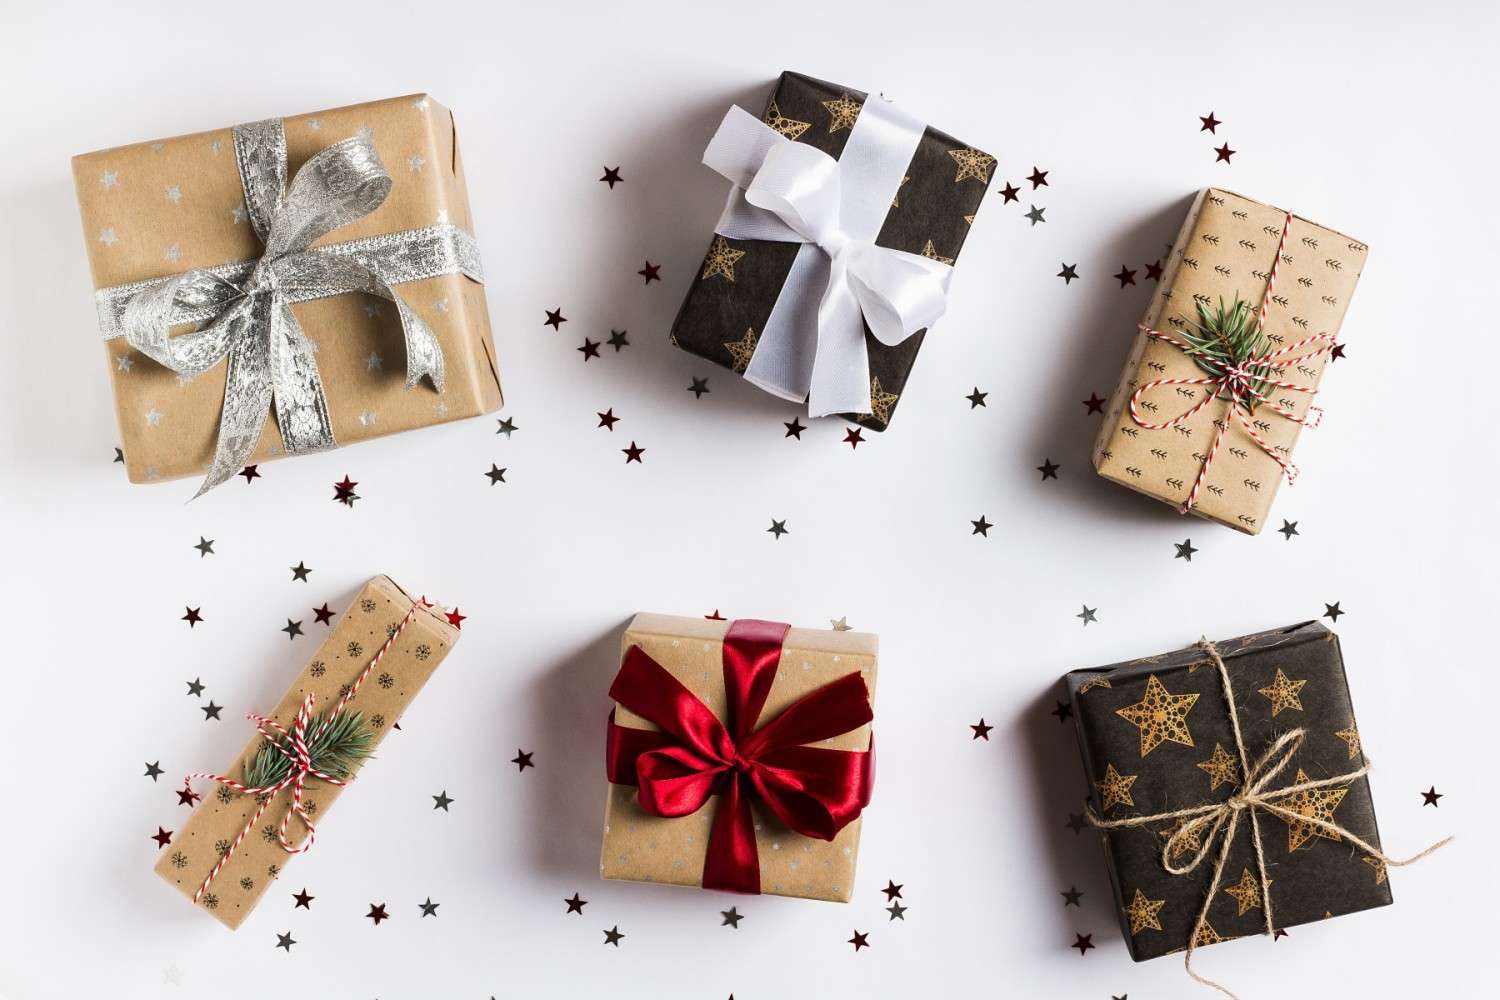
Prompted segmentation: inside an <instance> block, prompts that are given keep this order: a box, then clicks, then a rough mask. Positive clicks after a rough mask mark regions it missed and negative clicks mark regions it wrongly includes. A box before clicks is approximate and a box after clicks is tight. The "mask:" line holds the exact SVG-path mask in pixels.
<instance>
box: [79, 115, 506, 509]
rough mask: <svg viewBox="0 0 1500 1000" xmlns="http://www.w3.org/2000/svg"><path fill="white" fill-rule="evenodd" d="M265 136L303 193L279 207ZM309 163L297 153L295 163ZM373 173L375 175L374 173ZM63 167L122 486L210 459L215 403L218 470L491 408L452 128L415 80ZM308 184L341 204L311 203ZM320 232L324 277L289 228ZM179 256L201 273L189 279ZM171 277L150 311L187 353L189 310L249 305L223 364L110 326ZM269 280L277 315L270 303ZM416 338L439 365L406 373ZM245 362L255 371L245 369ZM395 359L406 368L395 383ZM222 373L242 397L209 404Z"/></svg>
mask: <svg viewBox="0 0 1500 1000" xmlns="http://www.w3.org/2000/svg"><path fill="white" fill-rule="evenodd" d="M277 122H280V125H281V127H280V133H279V136H278V132H277V130H276V128H275V127H274V126H275V125H276V123H277ZM283 140H284V151H285V152H284V156H285V164H284V166H285V170H284V179H285V181H286V182H288V183H290V185H291V188H292V190H293V192H296V193H298V195H299V197H300V196H306V197H301V200H300V202H299V204H298V205H297V206H294V207H295V208H296V209H298V210H297V211H286V212H284V213H283V216H282V217H281V218H280V219H279V220H278V217H277V211H276V207H277V203H278V198H279V197H280V195H281V187H282V185H281V183H279V182H280V181H282V176H281V174H280V173H279V172H278V170H277V168H278V166H279V164H278V163H277V162H276V161H277V159H278V146H279V145H280V144H281V142H282V141H283ZM335 147H336V148H335ZM309 161H313V162H314V167H313V168H312V169H310V170H309V171H307V176H303V174H302V173H301V171H302V168H303V167H304V166H305V165H307V164H308V163H309ZM381 173H383V174H384V175H385V176H386V177H388V181H380V180H378V177H377V176H376V175H378V174H381ZM314 174H316V175H317V176H313V175H314ZM73 175H74V180H75V182H76V186H77V192H78V204H79V210H80V213H81V215H82V219H83V231H84V237H85V240H86V244H87V248H88V258H89V267H90V270H91V272H92V276H93V284H94V288H95V304H96V307H97V310H98V313H99V321H100V326H101V330H102V332H103V333H104V335H105V336H106V338H107V339H106V340H105V353H106V363H107V364H108V366H109V373H110V378H111V380H112V381H113V385H114V394H115V409H116V415H117V417H118V420H119V427H120V442H121V445H122V449H123V451H124V456H125V467H126V472H127V474H128V475H129V478H130V480H131V482H145V481H150V480H157V479H173V478H178V477H183V476H191V475H195V474H201V473H203V472H204V471H205V470H206V469H208V468H209V467H210V463H211V462H212V461H213V460H214V458H215V454H216V453H215V442H216V441H217V440H218V438H219V435H220V423H221V417H222V418H223V420H224V423H225V434H226V436H228V437H230V438H232V442H231V443H233V444H234V445H236V446H237V448H236V449H235V450H234V451H233V453H232V455H231V454H228V453H226V454H225V455H224V461H223V462H221V463H219V464H223V465H226V466H227V464H229V463H228V459H229V458H231V457H233V458H234V460H235V462H237V463H240V464H245V463H259V462H263V461H266V460H268V459H271V458H276V457H278V456H280V455H282V454H285V453H288V452H297V451H312V450H322V449H324V448H327V447H330V446H334V445H337V444H349V443H352V442H355V441H360V440H364V439H367V438H372V437H376V436H379V435H384V434H394V433H396V432H398V431H404V430H410V429H412V428H416V427H423V426H426V425H429V424H436V423H441V422H443V421H448V420H457V419H460V418H462V417H470V416H475V415H478V414H482V413H488V412H491V411H493V410H496V409H498V408H499V407H500V405H501V402H502V400H501V394H500V378H499V370H498V368H497V366H496V362H495V351H494V345H493V343H492V341H491V336H490V326H489V317H488V313H487V311H486V307H485V296H484V286H483V285H482V284H481V280H482V271H481V269H480V265H479V256H478V249H477V244H476V243H475V240H474V236H473V231H474V223H473V218H472V216H471V214H470V211H469V198H468V192H467V189H466V187H465V182H464V173H463V164H462V161H461V159H460V156H459V149H458V134H457V129H456V126H455V124H454V119H453V115H452V114H451V113H450V112H449V111H448V110H447V109H446V108H444V107H443V106H442V105H441V104H439V103H438V102H437V101H435V100H433V99H432V98H430V97H428V96H426V95H422V94H414V95H408V96H406V97H398V98H392V99H389V100H381V101H374V102H371V103H368V104H357V105H353V106H351V107H344V108H335V109H331V110H327V111H318V112H313V113H311V114H303V115H296V116H294V117H289V118H285V119H272V120H269V121H268V122H260V123H252V124H250V125H247V126H240V127H236V128H233V129H230V128H223V129H217V130H215V131H210V132H199V133H195V134H193V135H185V136H179V137H177V138H174V139H165V140H162V141H159V142H143V143H139V144H136V145H132V146H122V147H120V148H117V149H108V150H102V151H100V152H94V153H86V154H84V155H81V156H78V157H75V158H74V160H73ZM247 178H248V179H249V182H250V189H251V193H249V194H248V195H247V188H246V179H247ZM299 181H300V182H302V188H301V190H300V192H298V184H299ZM382 185H385V186H387V187H388V194H385V195H384V197H383V200H381V198H380V197H379V196H380V188H381V186H382ZM317 195H321V196H323V197H324V199H325V200H336V199H344V203H342V204H339V205H338V206H337V207H336V208H335V209H333V210H329V209H327V208H326V207H323V208H322V212H321V215H318V214H317V213H316V212H315V211H314V210H313V209H314V208H315V207H316V206H313V205H312V200H313V199H312V196H317ZM294 200H297V199H295V198H291V197H290V196H289V197H288V198H286V199H281V204H282V205H283V206H286V205H287V204H288V203H289V202H290V201H294ZM351 202H352V203H351ZM372 202H373V203H374V204H373V205H372ZM315 216H316V217H315ZM268 224H275V225H278V226H279V230H280V231H279V232H278V233H277V235H276V236H275V237H272V238H273V240H275V241H276V242H277V243H278V252H283V251H285V256H283V257H282V259H281V260H280V262H279V266H275V267H268V268H263V269H261V270H260V271H256V270H255V269H254V268H253V266H252V265H253V264H254V263H255V262H256V261H257V260H258V259H260V258H262V256H263V255H265V256H266V258H267V260H268V261H269V259H270V258H271V257H274V256H276V255H275V254H267V246H266V244H265V240H266V239H267V231H266V230H267V225H268ZM324 230H327V231H326V232H324ZM319 233H322V235H321V236H318V238H317V239H316V241H315V243H314V244H313V246H314V248H315V250H314V259H313V262H314V263H326V262H327V259H328V256H329V254H330V253H331V255H332V256H335V257H338V258H341V265H342V267H343V269H344V270H343V271H342V272H340V273H338V274H335V275H333V276H332V277H330V275H329V274H327V273H308V268H307V267H306V266H299V260H298V257H299V255H298V253H297V251H298V250H300V249H301V244H302V243H303V242H305V240H306V237H308V236H317V235H318V234H319ZM318 251H325V253H323V254H322V255H321V256H317V254H318ZM351 262H364V263H373V264H374V266H375V270H376V271H377V272H378V273H379V274H380V275H381V276H382V277H384V278H386V279H387V281H388V284H387V287H386V288H385V289H381V288H380V287H378V282H377V281H375V280H373V279H372V278H371V277H370V276H369V275H368V274H366V273H363V272H350V271H349V266H350V264H351ZM193 269H204V270H207V269H212V270H213V272H214V273H213V274H212V275H205V274H204V273H203V270H200V271H198V272H196V274H193V275H189V272H192V271H193ZM184 275H188V277H185V278H182V280H181V282H180V284H179V289H178V295H177V299H176V303H175V309H170V310H168V309H162V310H160V311H159V313H158V315H157V319H158V320H159V323H158V326H162V325H166V324H170V326H171V329H172V337H171V338H170V340H171V341H172V342H180V343H178V344H177V346H176V349H177V350H179V351H181V350H185V349H184V348H183V347H182V344H185V343H186V341H184V340H183V336H184V335H185V334H187V333H189V332H190V331H192V330H193V329H194V324H198V325H209V324H211V323H212V322H213V321H215V320H224V319H225V318H226V317H228V316H229V315H230V312H231V311H232V310H233V309H235V308H236V307H240V308H242V309H243V310H244V313H245V315H246V316H247V317H248V318H253V319H256V320H257V321H259V325H258V326H257V328H256V330H255V332H254V335H253V336H250V335H248V334H247V333H246V331H243V330H241V331H239V335H238V337H237V338H236V337H234V336H231V338H230V339H231V340H233V341H234V343H233V344H231V345H230V346H232V347H234V350H232V351H228V353H229V354H230V358H231V363H230V365H229V366H226V365H224V364H223V363H222V361H221V360H220V359H221V358H222V356H223V354H224V353H226V348H225V345H219V347H218V349H214V350H210V349H209V347H210V346H211V345H205V348H204V352H205V353H206V358H205V357H204V356H202V355H199V356H197V357H195V358H194V361H195V362H196V365H195V366H193V367H191V368H188V370H186V371H183V370H181V369H179V370H173V369H170V368H168V367H165V366H164V364H162V363H159V361H158V360H153V358H152V357H150V356H148V355H147V354H146V353H143V352H142V350H139V349H137V348H136V347H134V346H132V345H131V343H129V342H128V339H127V336H126V335H125V334H126V330H127V327H128V325H129V320H130V319H131V317H130V315H129V303H130V302H131V301H132V300H134V299H137V298H139V297H140V296H141V293H142V292H143V291H144V290H150V289H156V290H158V292H159V290H160V289H161V288H162V286H163V282H164V280H165V279H168V278H172V277H174V276H184ZM273 278H274V281H273V280H272V279H273ZM333 279H337V280H333ZM273 284H274V285H276V286H277V287H276V290H277V291H278V293H279V298H280V299H281V303H288V304H289V307H290V313H291V316H292V317H293V320H294V323H287V322H283V321H282V316H281V308H280V306H281V303H271V302H270V299H271V296H270V295H269V294H268V293H269V292H270V291H271V290H272V285H273ZM351 287H354V288H357V289H359V290H355V291H352V292H351V291H347V289H349V288H351ZM391 291H393V292H394V294H395V295H396V296H399V298H400V300H401V302H400V304H398V303H397V302H396V301H394V300H393V299H392V298H390V296H389V295H388V294H387V292H391ZM256 292H259V293H260V294H253V293H256ZM247 293H252V294H247ZM145 301H147V300H146V299H142V302H145ZM158 304H159V303H158ZM171 304H172V303H171V302H169V303H168V305H171ZM257 304H260V305H263V306H264V307H265V308H264V309H263V310H261V309H258V308H257ZM141 313H142V314H143V315H145V316H149V315H150V310H147V309H142V310H141ZM137 318H141V317H137ZM403 321H405V322H403ZM294 325H295V326H299V327H300V330H292V329H289V327H290V326H294ZM404 326H405V327H408V328H410V329H411V330H412V331H413V332H412V333H410V334H407V333H404V332H403V327H404ZM422 329H425V330H427V331H429V334H427V335H424V334H422V332H421V331H422ZM434 345H435V347H436V350H437V351H438V352H440V355H441V362H440V363H439V364H438V366H437V368H438V371H437V376H438V377H432V376H430V375H425V376H424V375H422V374H421V373H424V372H431V371H432V370H433V368H434V363H433V361H432V358H431V354H432V353H433V347H434ZM268 348H269V357H267V356H266V355H267V350H268ZM170 349H171V346H170V345H169V344H166V343H163V344H161V345H159V346H157V347H156V349H155V350H156V352H157V354H158V355H160V354H163V353H165V352H166V351H168V350H170ZM409 350H410V353H411V354H415V355H417V356H416V357H411V356H409ZM205 362H207V366H206V367H205ZM184 367H186V366H184ZM257 367H259V368H260V369H262V371H263V373H262V374H261V375H260V377H259V382H260V383H261V384H253V383H254V379H252V376H254V375H255V374H256V371H257ZM309 368H310V369H311V371H310V372H309V371H308V369H309ZM198 369H202V370H201V373H197V374H194V372H195V371H197V370H198ZM409 372H411V373H416V374H417V375H418V376H419V378H418V381H419V383H420V384H418V385H416V386H415V387H413V388H411V389H408V388H407V387H406V383H407V373H409ZM231 378H233V379H235V380H237V381H238V382H239V383H242V384H240V385H239V386H238V389H239V394H238V395H237V396H236V399H237V400H243V401H242V402H236V403H234V404H232V405H229V406H226V385H227V384H228V382H229V380H230V379H231ZM267 382H270V383H271V384H272V385H273V386H274V390H275V392H274V399H272V398H271V396H270V391H269V390H268V389H267V388H266V386H265V385H264V383H267ZM438 382H441V391H440V392H439V391H436V388H437V387H436V384H437V383H438ZM243 383H252V384H243ZM319 383H320V384H321V394H322V398H321V399H320V398H319V391H318V389H319V385H318V384H319ZM262 397H264V398H262ZM267 410H269V411H270V413H271V417H270V418H268V419H265V420H264V422H263V424H262V423H261V422H260V421H259V419H258V418H259V417H260V416H261V414H262V413H265V412H266V411H267ZM262 428H263V430H262ZM284 432H287V433H290V434H291V435H292V440H291V441H288V440H286V439H285V437H284V436H283V434H284ZM218 471H219V472H220V473H221V474H227V475H233V474H234V472H238V471H239V470H238V468H235V469H233V470H229V471H227V473H226V472H225V470H224V469H219V470H218Z"/></svg>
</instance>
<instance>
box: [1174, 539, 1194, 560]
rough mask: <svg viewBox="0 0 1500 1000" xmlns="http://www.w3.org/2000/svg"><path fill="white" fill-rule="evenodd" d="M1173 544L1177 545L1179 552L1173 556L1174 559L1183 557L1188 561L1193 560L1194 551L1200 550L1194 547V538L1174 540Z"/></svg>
mask: <svg viewBox="0 0 1500 1000" xmlns="http://www.w3.org/2000/svg"><path fill="white" fill-rule="evenodd" d="M1172 544H1173V545H1175V546H1177V554H1176V555H1175V556H1173V557H1172V558H1173V559H1182V560H1185V561H1187V562H1192V561H1193V553H1194V552H1197V551H1198V550H1197V549H1195V548H1193V540H1192V539H1191V538H1184V539H1183V540H1182V541H1181V542H1180V543H1179V542H1173V543H1172Z"/></svg>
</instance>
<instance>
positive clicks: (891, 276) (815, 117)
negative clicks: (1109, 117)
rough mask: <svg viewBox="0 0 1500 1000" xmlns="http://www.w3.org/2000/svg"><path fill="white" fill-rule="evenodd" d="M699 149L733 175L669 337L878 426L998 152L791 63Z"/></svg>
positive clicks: (931, 315) (932, 311)
mask: <svg viewBox="0 0 1500 1000" xmlns="http://www.w3.org/2000/svg"><path fill="white" fill-rule="evenodd" d="M778 147H791V148H790V149H778ZM772 150H775V151H776V152H775V153H774V154H772V152H771V151H772ZM815 151H816V152H815ZM704 162H705V163H706V164H708V165H709V166H711V167H712V168H714V169H715V170H717V171H718V172H719V173H721V174H723V175H724V176H725V177H726V178H727V179H729V180H730V181H731V183H732V184H733V185H734V187H733V188H732V190H731V193H730V197H729V203H728V205H727V206H726V208H725V211H724V214H723V216H722V217H721V218H720V220H719V224H718V226H717V227H716V229H715V235H714V236H713V238H712V240H711V241H710V243H709V248H708V252H707V255H706V256H705V257H704V260H703V266H702V267H701V268H700V269H699V271H698V274H697V277H696V279H695V280H694V282H693V284H692V286H691V288H690V289H689V290H688V294H687V298H686V300H685V301H684V302H683V304H682V309H681V311H680V312H679V313H678V315H677V320H676V322H675V323H674V325H673V327H672V342H673V343H674V344H676V345H677V346H679V347H681V348H683V349H685V350H687V351H690V352H692V353H693V354H696V355H699V356H700V357H704V358H707V359H708V360H710V361H713V362H715V363H716V364H720V365H723V366H724V367H726V368H730V369H732V370H734V371H736V372H739V373H740V374H742V375H744V376H745V377H746V378H747V379H749V380H750V381H751V382H754V383H755V384H757V385H759V386H761V387H762V388H764V389H766V390H767V391H769V392H772V393H774V394H776V395H779V396H782V397H783V398H786V399H791V400H795V401H799V402H800V401H802V400H804V399H806V400H807V402H808V407H809V413H811V415H813V416H823V415H825V414H828V413H842V414H843V415H844V416H845V417H846V419H849V420H854V421H857V422H858V423H860V424H862V425H863V426H865V427H868V428H870V429H872V430H884V429H885V428H886V426H887V425H888V424H889V423H890V421H891V419H892V417H893V415H894V414H895V411H896V407H897V406H898V405H899V403H900V400H901V395H902V393H903V391H904V390H905V388H906V380H907V377H908V376H909V375H910V373H911V369H912V365H913V363H914V362H915V361H916V356H917V351H918V350H919V349H920V348H921V345H922V340H923V338H924V336H925V334H926V327H927V326H928V325H930V322H931V321H932V320H934V319H936V317H937V316H938V315H940V314H941V312H942V308H943V300H944V298H945V296H946V289H947V283H948V280H949V275H950V274H951V271H952V269H953V268H952V265H953V264H954V262H955V261H956V260H957V258H958V255H959V252H960V250H962V248H963V245H964V240H965V239H966V238H967V237H968V233H969V227H970V225H971V224H972V223H973V221H974V216H975V213H976V212H977V211H978V210H979V203H980V202H981V201H983V200H984V195H985V192H986V190H987V189H988V186H989V180H990V170H991V168H992V167H993V165H994V162H995V160H994V157H992V156H990V155H989V154H988V153H984V152H981V151H980V150H978V149H975V148H973V147H971V146H969V145H968V144H966V143H963V142H959V141H958V140H957V139H954V138H953V137H952V136H950V135H948V134H946V133H944V132H940V131H938V130H937V129H934V128H930V127H928V126H926V125H925V124H923V123H922V122H920V121H918V120H916V119H914V118H912V117H910V116H909V115H906V114H905V113H903V112H901V111H900V110H899V109H898V108H896V106H895V105H894V104H892V103H890V102H888V101H886V100H885V99H884V98H882V97H878V96H875V97H872V96H870V95H867V94H865V93H863V92H861V91H858V90H852V89H850V88H847V87H840V86H837V85H835V84H831V83H824V82H823V81H821V80H814V79H812V78H811V77H807V76H803V75H801V74H799V73H790V72H788V73H783V74H782V75H781V79H780V80H779V81H778V82H777V84H776V89H775V91H774V92H773V93H772V95H771V99H770V101H769V103H768V104H767V105H766V110H765V113H764V115H762V116H761V118H760V121H759V122H757V121H756V120H755V118H754V116H752V115H750V114H748V113H747V112H744V111H742V110H741V109H739V108H734V109H732V110H731V112H730V114H729V115H728V116H727V117H726V118H725V120H724V123H723V125H722V126H721V127H720V129H719V132H718V134H717V135H716V136H715V138H714V141H713V142H712V143H711V144H710V146H709V148H708V151H707V152H706V153H705V155H704ZM747 192H748V200H747ZM846 411H847V412H846Z"/></svg>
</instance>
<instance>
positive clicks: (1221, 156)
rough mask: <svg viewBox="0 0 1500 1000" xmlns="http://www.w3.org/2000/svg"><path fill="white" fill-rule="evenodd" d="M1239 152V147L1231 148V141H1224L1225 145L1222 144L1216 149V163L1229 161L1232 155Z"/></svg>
mask: <svg viewBox="0 0 1500 1000" xmlns="http://www.w3.org/2000/svg"><path fill="white" fill-rule="evenodd" d="M1237 152H1239V150H1237V149H1230V148H1229V143H1227V142H1226V143H1224V145H1222V146H1220V147H1219V148H1218V149H1215V150H1214V153H1215V154H1216V156H1215V157H1214V162H1215V163H1228V162H1229V158H1230V157H1231V156H1233V155H1234V154H1235V153H1237Z"/></svg>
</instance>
